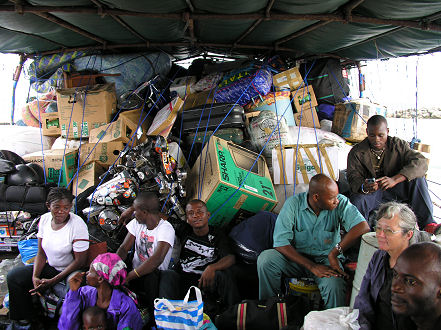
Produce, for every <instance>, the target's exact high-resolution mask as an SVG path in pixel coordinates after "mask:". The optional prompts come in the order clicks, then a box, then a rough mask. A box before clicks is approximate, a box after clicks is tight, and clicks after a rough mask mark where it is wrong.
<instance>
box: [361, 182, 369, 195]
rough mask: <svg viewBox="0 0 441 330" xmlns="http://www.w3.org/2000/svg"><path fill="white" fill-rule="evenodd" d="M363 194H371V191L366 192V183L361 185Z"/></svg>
mask: <svg viewBox="0 0 441 330" xmlns="http://www.w3.org/2000/svg"><path fill="white" fill-rule="evenodd" d="M361 192H362V193H363V194H369V191H364V183H362V184H361Z"/></svg>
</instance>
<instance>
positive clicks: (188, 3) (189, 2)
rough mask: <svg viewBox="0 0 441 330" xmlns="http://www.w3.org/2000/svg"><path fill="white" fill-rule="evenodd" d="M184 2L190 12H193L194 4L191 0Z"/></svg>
mask: <svg viewBox="0 0 441 330" xmlns="http://www.w3.org/2000/svg"><path fill="white" fill-rule="evenodd" d="M185 3H186V4H187V6H188V9H190V12H194V6H193V3H192V2H191V0H185Z"/></svg>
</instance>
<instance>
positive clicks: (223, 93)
mask: <svg viewBox="0 0 441 330" xmlns="http://www.w3.org/2000/svg"><path fill="white" fill-rule="evenodd" d="M272 84H273V76H272V75H271V72H270V71H268V70H266V69H258V68H255V67H253V66H250V67H248V68H244V69H240V70H234V71H231V72H229V73H226V74H225V75H224V77H223V79H222V80H221V82H220V83H219V85H218V89H217V92H216V94H215V95H214V99H215V100H216V102H218V103H236V101H237V104H239V105H241V106H243V105H245V104H247V103H248V102H250V101H251V99H252V98H254V97H256V96H258V95H261V96H264V95H266V94H268V93H269V91H270V90H271V86H272Z"/></svg>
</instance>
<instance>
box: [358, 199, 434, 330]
mask: <svg viewBox="0 0 441 330" xmlns="http://www.w3.org/2000/svg"><path fill="white" fill-rule="evenodd" d="M375 232H376V236H377V240H378V248H379V250H378V251H376V252H375V253H374V255H373V256H372V259H371V261H370V263H369V265H368V268H367V270H366V274H365V275H364V277H363V281H362V283H361V287H360V292H359V294H358V296H357V297H356V298H355V303H354V309H355V308H356V309H358V310H359V311H360V313H359V317H358V321H359V323H360V327H361V329H378V330H381V329H388V330H390V329H398V324H397V319H396V317H395V316H394V315H393V313H392V307H391V302H390V298H391V294H390V290H391V284H392V275H393V274H392V271H393V267H394V266H395V263H396V261H397V259H398V257H399V256H400V254H401V252H403V251H404V250H405V249H406V248H407V247H408V246H409V245H411V244H414V243H417V242H421V241H430V237H429V235H428V234H427V233H425V232H420V231H419V229H418V224H417V219H416V217H415V214H414V213H413V212H412V210H411V209H410V208H409V207H408V206H407V205H406V204H402V203H397V202H388V203H385V204H382V205H381V206H380V209H379V210H378V212H377V224H376V227H375Z"/></svg>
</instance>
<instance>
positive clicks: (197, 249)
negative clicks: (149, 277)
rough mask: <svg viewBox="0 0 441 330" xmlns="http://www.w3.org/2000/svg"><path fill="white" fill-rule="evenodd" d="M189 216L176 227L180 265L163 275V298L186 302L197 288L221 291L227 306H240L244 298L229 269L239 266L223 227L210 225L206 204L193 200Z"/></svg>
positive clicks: (161, 295) (161, 291)
mask: <svg viewBox="0 0 441 330" xmlns="http://www.w3.org/2000/svg"><path fill="white" fill-rule="evenodd" d="M185 213H186V218H187V223H182V224H180V225H179V226H178V227H177V228H176V236H177V237H178V238H179V241H180V244H181V252H180V257H179V263H178V264H177V265H176V267H175V270H169V271H166V272H163V273H162V274H161V284H160V292H159V294H160V297H165V298H168V299H182V298H183V297H184V295H185V293H186V292H187V290H188V288H189V287H190V286H192V285H194V286H198V287H199V288H201V289H202V290H203V291H204V292H213V291H214V292H217V293H218V295H219V296H220V298H221V301H222V302H223V303H225V304H227V305H232V304H235V303H237V302H238V301H240V297H239V296H238V290H237V287H236V283H235V281H234V278H233V276H232V275H231V273H230V269H229V268H230V267H231V266H232V265H233V264H234V263H235V256H234V254H233V251H232V248H231V244H230V241H229V238H228V237H227V236H226V235H225V234H224V233H223V232H222V230H221V229H220V228H217V227H213V226H209V225H208V219H209V218H210V212H208V210H207V206H206V205H205V203H204V202H202V201H200V200H192V201H191V202H189V203H188V204H187V207H186V209H185Z"/></svg>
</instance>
